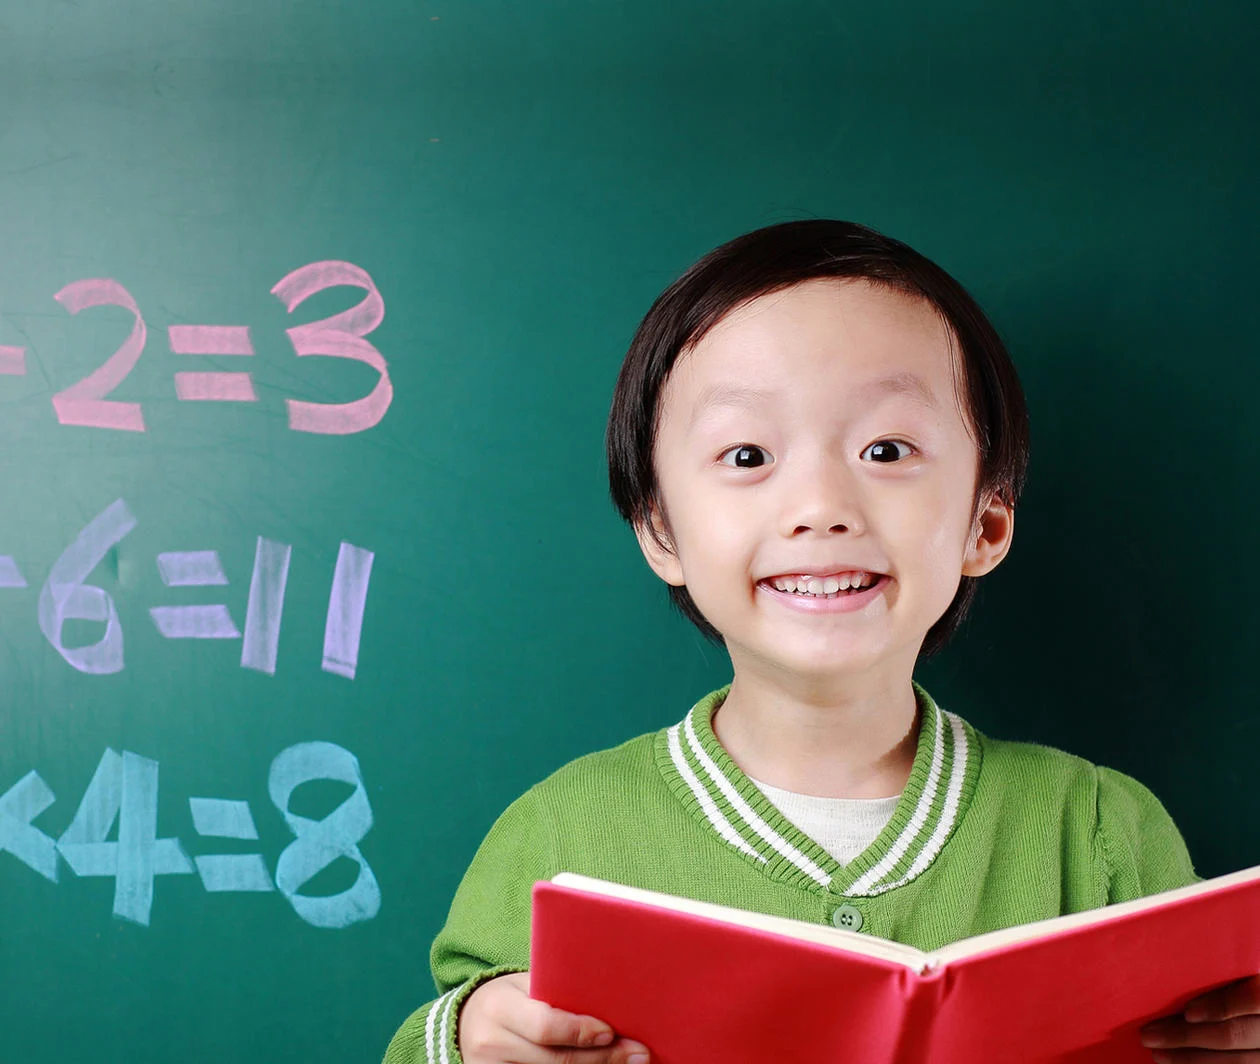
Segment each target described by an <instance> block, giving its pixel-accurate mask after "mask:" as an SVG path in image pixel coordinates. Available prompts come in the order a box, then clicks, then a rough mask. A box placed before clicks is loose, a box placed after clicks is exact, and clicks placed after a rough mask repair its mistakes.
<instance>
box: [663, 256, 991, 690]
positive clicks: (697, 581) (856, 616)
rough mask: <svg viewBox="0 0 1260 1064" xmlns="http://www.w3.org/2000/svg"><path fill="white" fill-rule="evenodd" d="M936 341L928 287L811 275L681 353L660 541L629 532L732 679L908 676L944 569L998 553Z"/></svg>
mask: <svg viewBox="0 0 1260 1064" xmlns="http://www.w3.org/2000/svg"><path fill="white" fill-rule="evenodd" d="M952 345H953V339H952V335H951V333H950V332H949V330H948V328H947V326H946V325H945V323H944V322H943V320H942V319H941V317H940V315H939V314H938V313H937V312H936V310H935V309H934V308H933V307H932V306H931V305H930V304H929V303H927V302H926V301H925V300H922V299H919V298H917V297H915V296H912V295H908V294H905V293H902V292H900V291H896V290H893V289H890V288H887V287H884V286H880V285H875V284H871V283H868V282H866V281H861V280H837V279H819V280H814V281H808V282H805V283H803V284H798V285H795V286H793V287H791V288H787V289H784V290H781V291H778V292H772V293H770V294H768V295H764V296H760V297H758V298H757V299H754V300H752V301H750V302H749V303H746V304H744V305H743V306H741V307H738V308H736V309H735V310H734V311H732V312H731V313H729V314H728V315H727V316H726V317H725V318H723V319H722V320H721V321H719V322H718V323H717V325H715V326H714V327H713V328H712V329H711V330H710V331H709V332H708V333H706V334H705V335H704V336H703V337H702V338H701V340H700V341H699V343H697V344H696V345H695V347H694V348H693V349H691V350H690V351H686V352H684V353H682V354H681V355H680V356H679V358H678V361H677V363H676V364H675V366H674V368H673V370H672V372H671V373H670V376H669V378H668V380H667V381H666V385H665V389H664V391H663V394H662V398H661V406H660V425H659V432H658V435H657V441H656V447H655V452H654V457H655V466H656V472H657V477H658V481H659V484H660V493H661V498H662V499H663V502H664V511H665V512H664V514H663V515H661V514H659V513H658V514H657V515H656V524H657V527H658V529H659V530H660V531H661V532H663V533H664V534H665V536H666V539H667V541H668V542H672V544H673V548H674V550H673V551H672V552H671V551H667V550H663V549H662V548H661V547H660V545H659V544H658V543H656V542H655V541H654V540H653V538H652V536H651V535H650V533H648V532H647V531H646V530H640V537H639V538H640V543H641V544H642V546H643V549H644V553H645V555H646V556H647V558H648V561H649V564H651V565H652V567H653V569H655V570H656V572H657V573H658V574H659V575H660V576H661V577H662V578H663V579H665V580H667V581H669V582H670V583H672V584H684V583H685V584H686V586H687V590H688V591H689V592H690V594H691V597H692V598H693V599H694V601H695V603H696V605H697V606H698V608H699V609H700V610H701V612H702V613H703V614H704V615H705V617H706V618H708V620H709V621H710V623H711V624H713V626H714V627H715V628H717V630H718V631H719V632H721V633H722V635H723V637H724V638H725V640H726V644H727V649H728V651H729V652H730V655H731V659H732V664H733V665H734V667H735V672H736V675H737V676H739V675H740V674H741V672H742V673H745V674H747V673H749V672H751V673H756V674H760V675H761V676H762V678H763V679H770V677H771V675H778V676H779V680H780V681H783V680H784V679H786V677H785V676H784V675H783V673H784V671H786V672H787V673H789V674H793V675H795V676H796V677H797V678H799V679H806V678H807V677H811V678H813V679H815V680H823V679H824V677H829V678H831V679H833V680H837V679H840V678H841V677H842V676H849V677H850V678H853V677H854V676H855V675H857V674H859V673H861V674H866V675H867V678H868V679H872V680H875V679H879V680H883V681H888V680H891V679H893V674H895V673H901V672H904V674H905V676H907V677H908V676H909V674H910V672H911V670H912V668H913V665H914V660H915V657H916V656H917V654H918V652H919V647H920V645H921V644H922V641H923V638H924V636H925V635H926V633H927V631H928V629H929V628H930V627H931V626H932V625H933V624H934V623H935V622H936V621H937V619H939V618H940V616H941V615H942V614H943V613H944V612H945V610H946V608H947V607H948V606H949V604H950V602H951V601H952V599H953V596H954V593H955V591H956V590H957V588H958V584H959V579H960V577H961V576H963V575H980V574H981V573H983V572H987V571H988V570H989V569H991V568H992V567H993V566H995V565H996V564H997V563H998V561H1000V559H1001V557H1002V556H1003V555H1004V554H1005V550H1006V547H1007V545H1008V544H1009V540H1010V530H1011V513H1010V509H1009V507H1006V506H1005V504H1003V503H1001V502H999V501H991V500H983V501H982V505H981V506H980V507H979V513H977V507H976V505H975V504H976V499H975V491H976V482H977V471H978V452H977V448H976V444H975V442H974V440H973V438H972V433H971V429H970V426H969V420H968V418H967V415H966V414H965V413H964V410H963V408H962V407H961V406H960V395H961V394H962V393H963V391H964V390H965V389H964V387H963V385H962V382H961V381H958V382H956V381H955V374H956V373H961V364H960V362H959V359H958V356H957V355H956V353H955V352H954V351H953V349H952ZM662 516H663V518H664V520H663V522H662V521H661V517H662ZM889 669H891V670H893V672H892V673H889V672H887V670H889ZM871 670H874V671H875V673H877V674H880V675H879V676H878V677H877V676H875V675H871Z"/></svg>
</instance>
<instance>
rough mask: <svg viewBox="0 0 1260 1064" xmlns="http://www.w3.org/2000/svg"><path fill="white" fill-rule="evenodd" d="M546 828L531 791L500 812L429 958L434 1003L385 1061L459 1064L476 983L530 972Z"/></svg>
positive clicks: (398, 1037) (546, 854)
mask: <svg viewBox="0 0 1260 1064" xmlns="http://www.w3.org/2000/svg"><path fill="white" fill-rule="evenodd" d="M551 850H552V848H551V843H550V836H549V833H548V830H547V824H546V822H545V820H544V818H543V817H542V815H541V812H540V810H539V808H538V802H537V801H536V799H535V798H534V792H533V791H528V792H526V793H525V794H524V795H522V796H521V797H520V798H518V799H517V800H516V801H515V802H513V803H512V804H511V805H510V806H508V808H507V810H505V811H504V813H503V815H502V816H500V817H499V819H498V820H497V821H496V822H495V824H494V826H493V827H492V828H491V829H490V833H489V834H488V835H487V836H486V838H485V840H484V841H483V842H482V844H481V846H480V847H479V848H478V850H477V853H476V855H475V856H474V857H473V860H472V864H471V865H469V867H468V871H467V872H465V873H464V878H463V880H462V882H461V883H460V885H459V889H458V890H457V891H456V892H455V900H454V901H453V902H452V903H451V910H450V913H449V914H448V916H447V918H446V925H445V926H444V927H443V928H442V930H441V931H440V932H439V933H438V937H437V938H436V939H435V940H434V942H433V949H432V951H431V952H430V956H429V960H430V965H431V967H432V969H433V980H434V983H435V984H436V986H437V990H438V994H439V995H440V996H439V997H438V998H437V999H436V1000H434V1001H430V1002H428V1003H427V1004H425V1005H423V1006H422V1007H421V1008H419V1009H417V1010H416V1011H415V1012H413V1013H412V1014H411V1015H410V1016H409V1017H407V1019H406V1020H405V1021H404V1023H403V1025H402V1027H400V1028H399V1029H398V1032H397V1033H396V1034H395V1035H394V1037H393V1039H392V1041H391V1042H390V1044H389V1048H388V1049H387V1050H386V1052H385V1061H384V1064H461V1057H460V1054H459V1046H458V1041H457V1039H456V1032H457V1029H458V1019H459V1010H460V1009H461V1008H462V1007H463V1004H464V1002H465V1001H466V1000H467V999H468V995H469V994H471V993H472V992H473V991H474V990H476V989H477V987H479V986H480V985H481V984H482V983H484V982H486V981H487V980H489V979H493V978H495V977H496V976H499V975H505V974H507V973H508V972H523V971H526V970H527V969H528V968H529V919H530V892H531V889H532V888H533V885H534V883H535V882H536V881H537V880H539V879H547V878H549V877H550V876H551V875H552V874H553V870H552V868H551V864H552V860H551Z"/></svg>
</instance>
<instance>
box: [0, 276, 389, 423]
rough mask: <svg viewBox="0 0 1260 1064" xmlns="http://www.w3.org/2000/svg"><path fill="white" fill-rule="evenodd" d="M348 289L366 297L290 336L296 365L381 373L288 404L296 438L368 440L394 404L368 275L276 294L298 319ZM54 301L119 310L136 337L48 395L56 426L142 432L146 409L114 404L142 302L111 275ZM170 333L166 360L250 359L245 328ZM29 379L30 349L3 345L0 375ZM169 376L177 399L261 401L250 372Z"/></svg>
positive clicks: (326, 279) (298, 283) (381, 305)
mask: <svg viewBox="0 0 1260 1064" xmlns="http://www.w3.org/2000/svg"><path fill="white" fill-rule="evenodd" d="M342 287H349V288H360V289H362V290H363V291H364V293H365V295H364V297H363V299H362V300H361V301H360V302H359V303H358V304H357V305H355V306H353V307H350V308H349V309H348V310H343V311H341V312H340V313H338V314H333V315H331V316H329V317H327V318H323V319H321V320H319V321H313V322H307V323H306V324H303V325H294V326H292V327H291V328H289V329H286V330H285V332H286V334H287V335H288V338H289V342H290V344H291V346H292V348H293V352H294V354H295V355H296V356H297V357H298V358H307V357H309V356H312V355H319V356H323V357H325V358H340V359H345V360H347V361H351V362H362V363H363V364H364V365H367V366H370V367H371V368H372V369H373V370H375V371H376V374H377V379H376V383H375V384H374V385H373V387H372V389H371V391H369V392H368V394H366V395H364V396H362V397H360V398H358V399H352V400H349V401H347V402H343V403H316V402H310V401H308V400H304V399H288V398H286V399H285V404H286V406H287V408H288V415H289V427H290V428H291V429H293V430H294V431H295V432H310V433H316V434H319V435H328V436H348V435H351V434H353V433H356V432H365V431H367V430H368V429H370V428H372V427H373V426H375V425H377V424H379V423H380V421H381V419H382V418H383V417H384V416H385V413H386V411H387V410H388V409H389V407H390V404H391V403H392V402H393V399H394V386H393V383H392V382H391V381H390V378H389V368H388V364H387V363H386V361H385V357H384V356H383V355H382V354H381V353H380V351H379V350H377V348H376V347H375V346H374V345H373V344H372V343H371V342H369V341H368V340H367V339H366V337H367V335H368V334H369V333H371V332H372V331H373V330H374V329H375V328H376V327H377V326H378V325H380V323H381V322H382V321H383V320H384V318H385V301H384V299H382V298H381V293H380V291H379V290H378V289H377V287H376V282H375V281H373V280H372V278H371V276H370V275H369V274H368V272H367V271H366V270H364V269H362V268H361V267H359V266H356V265H354V264H353V263H350V262H341V261H338V260H328V261H324V262H312V263H308V264H307V265H305V266H301V267H299V268H298V269H296V270H294V271H293V272H291V273H289V274H288V275H287V276H285V277H284V278H282V279H281V280H280V281H279V282H278V283H277V284H276V285H275V287H274V288H272V289H271V291H272V294H273V295H275V296H276V298H277V299H279V300H280V301H281V302H282V303H283V304H284V306H285V309H286V310H287V311H288V312H289V313H290V314H292V313H293V312H294V311H296V310H297V309H298V308H299V307H300V306H301V305H302V304H303V303H304V302H305V301H306V300H307V299H309V298H310V297H311V296H313V295H315V294H316V293H317V292H322V291H324V290H325V289H329V288H342ZM54 298H55V299H56V300H57V301H58V302H60V303H61V304H62V306H64V307H65V308H66V310H67V311H69V313H71V314H78V313H80V312H81V311H84V310H87V309H88V308H90V307H101V306H114V307H122V308H123V309H125V310H127V311H129V312H130V313H131V315H132V317H133V319H134V321H133V323H132V327H131V332H130V333H129V334H128V336H127V338H126V339H125V340H123V342H122V344H121V345H119V347H118V348H117V350H115V351H114V353H113V354H112V355H110V356H109V357H108V358H107V359H106V360H105V361H104V362H103V363H101V365H99V366H97V368H96V369H95V370H93V371H92V372H91V373H89V374H88V375H87V376H86V377H83V378H82V379H81V380H79V381H77V382H76V383H74V384H72V385H71V386H70V387H69V388H64V389H62V390H61V391H59V392H57V393H56V394H55V395H54V396H53V397H52V405H53V410H54V412H55V413H56V415H57V421H58V422H59V423H60V424H62V425H76V426H82V427H86V428H97V429H110V430H114V431H121V432H144V431H146V426H145V421H144V413H143V411H142V410H141V404H140V403H137V402H126V401H122V400H119V399H113V398H109V396H110V394H111V393H112V392H114V391H115V389H117V388H119V387H120V386H121V385H122V384H123V381H124V380H125V379H126V378H127V375H128V374H129V373H131V371H132V370H133V369H135V367H136V364H137V362H139V360H140V356H141V355H142V354H143V353H144V349H145V343H146V341H147V338H148V331H147V329H146V326H145V321H144V316H143V315H142V314H141V312H140V308H139V306H138V305H137V303H136V300H135V299H134V298H133V297H132V295H131V293H130V292H128V291H127V289H126V288H124V287H123V286H122V285H121V284H120V283H119V282H118V281H115V280H113V279H111V278H107V277H96V278H89V279H86V280H82V281H75V282H73V283H72V284H68V285H66V287H64V288H63V289H62V290H61V291H60V292H58V293H57V294H56V295H55V296H54ZM166 334H167V341H168V345H169V348H170V353H171V354H172V355H179V356H181V358H187V357H190V356H191V357H201V358H238V357H249V358H252V357H254V344H253V340H252V338H251V336H250V331H249V326H248V325H170V326H168V327H167V330H166ZM192 365H194V366H195V365H196V363H195V362H193V363H192ZM212 365H213V364H212ZM246 365H248V363H246ZM25 373H26V348H24V347H15V346H11V345H0V376H21V375H23V374H25ZM172 376H173V380H174V385H175V397H176V399H177V400H179V401H180V402H211V403H253V402H257V401H258V391H257V389H256V388H255V385H254V376H253V373H252V372H250V371H247V370H244V369H241V370H237V369H231V370H229V369H224V368H221V367H216V368H213V369H192V368H188V369H184V368H181V369H179V370H177V371H174V372H173V374H172Z"/></svg>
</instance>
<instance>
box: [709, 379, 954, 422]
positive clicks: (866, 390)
mask: <svg viewBox="0 0 1260 1064" xmlns="http://www.w3.org/2000/svg"><path fill="white" fill-rule="evenodd" d="M853 394H854V397H855V398H857V399H858V400H859V401H864V402H873V401H874V400H875V399H877V398H879V397H880V396H883V395H905V396H909V397H910V398H911V399H915V400H917V401H919V402H921V403H923V404H924V405H925V406H930V407H935V406H937V405H938V404H937V401H936V396H935V395H933V394H932V389H931V388H929V387H928V385H927V383H926V382H925V381H924V380H923V378H922V377H920V376H919V375H918V374H916V373H909V372H906V373H896V374H894V375H893V376H891V377H881V378H880V379H879V380H876V381H870V382H868V383H867V384H864V385H862V386H861V387H860V388H858V389H857V390H856V391H855V392H854V393H853ZM773 398H774V396H773V395H772V394H771V393H770V392H763V391H761V390H760V389H758V388H748V387H745V386H743V385H739V384H714V385H710V386H709V387H708V388H706V389H705V390H704V391H703V392H701V393H700V397H699V399H697V400H696V406H695V409H694V411H693V412H692V415H691V420H692V423H693V424H694V423H695V422H697V421H699V420H700V419H701V418H702V417H703V416H704V415H705V414H707V413H708V412H709V411H710V410H712V409H714V408H715V407H719V406H739V407H745V408H747V407H753V406H760V405H762V404H764V403H767V402H769V401H770V400H772V399H773Z"/></svg>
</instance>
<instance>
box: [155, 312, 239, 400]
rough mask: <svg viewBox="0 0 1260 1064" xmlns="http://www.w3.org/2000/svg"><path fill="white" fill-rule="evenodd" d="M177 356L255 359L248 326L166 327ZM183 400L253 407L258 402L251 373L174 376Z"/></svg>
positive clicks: (177, 391) (205, 373)
mask: <svg viewBox="0 0 1260 1064" xmlns="http://www.w3.org/2000/svg"><path fill="white" fill-rule="evenodd" d="M166 332H167V335H168V336H169V337H170V342H171V351H172V353H174V354H176V355H252V354H253V353H254V345H253V344H252V343H251V342H250V339H249V326H247V325H171V326H168V327H167V330H166ZM175 395H176V396H177V397H178V398H180V399H187V400H200V401H217V402H238V403H252V402H256V401H257V399H258V393H257V392H255V391H254V380H253V377H252V376H251V375H250V374H248V373H209V372H197V373H190V372H181V373H176V374H175Z"/></svg>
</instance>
